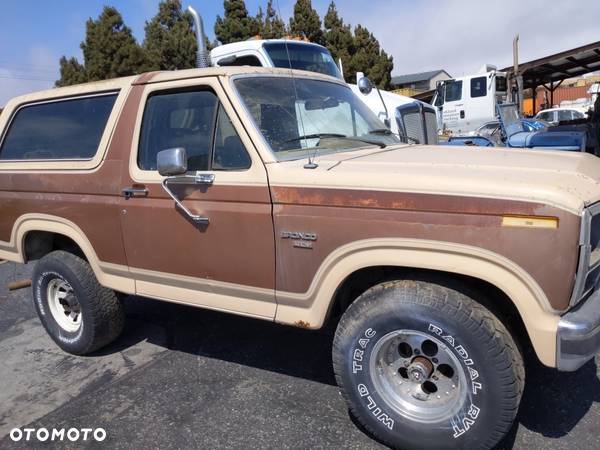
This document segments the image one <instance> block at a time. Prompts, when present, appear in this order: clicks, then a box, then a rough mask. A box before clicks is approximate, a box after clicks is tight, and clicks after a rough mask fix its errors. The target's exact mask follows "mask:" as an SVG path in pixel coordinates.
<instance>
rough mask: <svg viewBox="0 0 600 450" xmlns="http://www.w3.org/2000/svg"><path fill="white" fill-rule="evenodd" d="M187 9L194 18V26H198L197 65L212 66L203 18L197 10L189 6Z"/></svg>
mask: <svg viewBox="0 0 600 450" xmlns="http://www.w3.org/2000/svg"><path fill="white" fill-rule="evenodd" d="M187 10H188V11H189V13H190V14H191V15H192V17H193V18H194V27H195V28H196V40H197V41H198V52H197V53H196V67H198V68H199V69H203V68H206V67H210V66H211V65H212V64H211V61H210V52H209V51H208V50H207V49H206V36H205V35H204V24H203V23H202V18H201V17H200V16H199V15H198V13H197V12H196V10H195V9H194V8H192V7H191V6H188V8H187Z"/></svg>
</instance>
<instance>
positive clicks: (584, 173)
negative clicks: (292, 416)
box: [0, 67, 600, 439]
mask: <svg viewBox="0 0 600 450" xmlns="http://www.w3.org/2000/svg"><path fill="white" fill-rule="evenodd" d="M294 76H295V77H296V78H295V79H296V80H302V79H311V80H320V81H323V82H326V83H331V84H338V85H340V86H344V85H343V83H341V82H339V81H337V80H334V79H332V78H329V77H326V76H320V75H317V74H313V73H311V74H309V73H306V72H295V74H294ZM249 77H250V78H251V77H261V78H262V79H263V80H266V81H267V82H269V80H270V79H278V78H280V77H283V78H285V77H288V78H289V77H290V71H289V70H287V71H285V70H278V69H262V68H249V67H242V68H211V69H199V70H190V71H178V72H160V73H150V74H144V75H141V76H139V77H130V78H124V79H118V80H112V81H105V82H98V83H92V84H87V85H81V86H75V87H68V88H61V89H55V90H51V91H47V92H41V93H36V94H31V95H27V96H23V97H19V98H16V99H14V100H12V101H11V102H10V103H9V104H8V105H7V107H6V108H5V110H4V112H3V113H2V116H1V118H0V130H2V133H3V134H2V139H3V140H2V143H1V144H0V145H1V146H0V211H1V214H0V258H3V259H9V260H13V261H18V262H27V261H29V260H32V259H39V258H42V257H44V255H46V254H48V253H50V252H52V251H56V250H63V251H67V252H70V253H74V254H77V255H78V256H80V257H82V258H84V259H85V260H86V261H87V262H88V263H89V265H90V267H91V269H92V270H93V273H94V275H95V277H96V278H97V280H98V282H99V283H100V285H102V286H104V287H106V288H109V289H112V290H115V291H118V292H121V293H126V294H139V295H142V296H148V297H153V298H157V299H162V300H166V301H172V302H177V303H183V304H188V305H194V306H201V307H206V308H211V309H217V310H222V311H226V312H232V313H237V314H243V315H248V316H252V317H258V318H262V319H267V320H275V321H277V322H281V323H286V324H291V325H296V326H301V327H307V328H319V327H321V326H322V325H323V324H324V323H325V321H326V319H327V318H328V317H330V316H333V315H335V314H339V313H341V312H344V311H345V309H346V308H347V306H348V305H349V304H350V303H352V302H353V300H354V299H355V298H356V297H357V296H359V295H360V294H361V293H364V292H365V291H367V290H368V289H369V288H371V287H373V286H374V285H376V284H378V283H381V282H382V281H386V280H389V279H390V274H395V278H402V277H403V275H402V274H406V273H411V271H413V272H414V271H417V272H418V273H420V274H424V273H431V274H436V275H443V276H445V277H448V278H453V279H456V280H460V281H461V282H462V283H465V284H469V283H471V284H472V286H473V287H477V289H479V290H481V291H482V292H487V293H488V297H489V298H490V299H491V300H490V299H488V302H490V303H493V304H489V303H488V304H486V306H487V307H488V308H490V309H492V310H495V311H496V312H497V314H498V315H501V316H502V321H503V322H504V323H505V325H506V326H507V327H508V328H511V329H513V330H519V329H520V328H524V330H525V331H526V334H525V335H523V336H518V337H517V334H518V331H515V340H516V341H520V342H521V343H522V344H523V345H526V344H527V343H528V342H529V341H530V342H531V344H532V345H533V348H534V349H535V352H536V354H537V356H538V357H539V359H540V360H541V361H542V362H543V363H544V364H545V365H547V366H552V367H557V366H558V367H559V368H561V369H564V370H574V369H575V368H577V367H579V366H580V365H581V364H583V362H585V361H586V360H588V359H590V358H592V357H593V355H594V353H595V351H596V350H597V348H598V345H599V340H598V332H597V330H596V332H595V334H594V333H593V332H592V333H591V332H590V329H591V328H592V327H593V326H597V325H598V323H592V324H588V323H583V325H582V324H581V323H580V322H581V321H578V319H579V317H578V316H572V315H571V316H569V315H568V314H567V315H566V316H564V315H565V313H566V312H568V311H569V310H570V309H571V308H572V307H574V306H575V305H577V306H578V307H579V309H581V305H582V304H584V306H585V305H591V304H592V303H593V302H595V306H593V307H591V308H590V309H591V310H593V311H594V312H593V313H591V314H590V313H589V311H588V316H590V315H591V316H593V315H594V314H596V312H597V310H598V304H599V303H598V301H597V300H595V299H593V298H592V299H591V300H590V299H589V298H588V297H590V295H591V294H590V293H591V292H592V291H594V290H595V285H596V279H597V275H595V271H594V269H595V268H596V263H597V261H598V258H596V256H595V255H596V254H597V252H598V251H600V250H598V249H596V245H597V243H598V242H597V241H598V238H597V237H596V234H597V233H599V232H600V229H599V228H598V227H597V226H596V224H595V222H596V221H595V220H594V217H595V216H594V214H595V213H596V210H597V208H595V206H592V205H594V204H595V202H597V201H598V200H600V186H599V185H598V182H599V180H600V161H599V160H598V159H597V158H595V157H592V156H589V155H582V154H570V153H559V152H550V151H548V152H546V151H523V150H510V149H507V150H500V149H498V150H481V149H472V148H452V149H448V148H443V147H434V146H415V145H406V144H397V145H388V146H387V147H385V148H379V147H373V146H367V147H360V148H356V149H353V150H352V151H344V152H333V153H328V154H324V155H322V156H319V157H318V158H317V159H316V162H317V167H316V168H307V166H306V162H307V160H306V158H301V159H292V160H287V161H284V160H279V159H278V158H276V157H275V155H274V153H273V152H272V151H271V149H270V148H269V142H267V139H266V138H265V136H264V135H263V133H261V128H260V127H259V126H257V125H256V123H255V120H253V112H252V111H251V108H250V107H248V105H247V104H245V102H244V99H243V98H242V97H243V96H242V95H240V93H239V92H238V90H237V89H236V85H235V81H236V80H237V79H240V78H249ZM198 92H200V93H201V94H198ZM190 93H193V94H194V95H195V96H196V97H194V98H193V99H191V100H190V99H188V98H187V97H190V95H191V94H190ZM178 96H179V97H178ZM186 96H187V97H186ZM90 98H91V99H98V98H102V99H103V100H102V102H105V103H107V105H108V106H106V105H104V104H103V105H104V106H102V107H104V108H105V109H106V111H105V113H104V116H103V118H104V122H103V124H104V125H103V126H101V127H99V128H98V127H96V128H95V129H94V127H93V124H92V125H90V123H87V122H86V120H84V118H83V119H82V120H81V123H78V124H77V125H76V126H80V127H81V130H80V132H81V133H89V134H90V135H91V134H93V132H92V131H93V130H92V129H94V130H95V131H94V132H96V135H95V136H96V141H94V142H96V145H97V148H96V150H95V151H94V152H91V153H89V154H88V155H87V156H86V157H80V156H77V157H73V156H72V155H68V154H67V155H66V156H64V157H63V155H59V156H56V155H53V154H52V152H51V151H50V153H48V154H45V153H44V151H45V150H44V149H43V148H36V149H35V150H34V152H33V154H27V153H25V154H24V156H23V157H21V158H14V157H11V156H10V154H9V155H8V156H7V153H8V152H9V151H11V149H13V148H16V149H17V150H15V151H18V149H22V148H23V146H24V145H25V146H26V145H27V142H29V141H28V139H29V137H28V136H27V135H28V133H31V129H28V128H27V127H22V128H23V129H21V128H19V123H18V122H19V117H20V116H21V115H22V117H24V118H25V119H26V118H27V114H30V115H32V116H33V117H34V118H35V117H36V116H35V114H39V115H40V117H41V118H42V119H41V120H44V117H48V116H44V114H45V112H44V109H43V108H44V107H46V106H48V105H50V106H51V105H53V104H55V103H57V104H58V103H61V104H69V102H77V101H79V100H81V101H84V102H85V101H88V100H89V99H90ZM86 99H87V100H86ZM177 102H180V103H181V104H184V103H185V104H186V105H188V106H186V107H182V108H181V109H179V110H173V111H176V112H174V113H172V114H171V116H169V118H167V119H164V118H162V117H159V114H160V111H161V108H164V107H166V106H165V105H173V104H176V103H177ZM186 102H188V103H186ZM194 102H198V104H200V103H202V102H204V103H202V104H205V103H206V104H210V105H212V106H211V108H213V109H211V111H213V110H214V114H216V115H217V118H216V119H214V121H213V122H211V123H213V124H215V123H216V125H215V127H216V131H215V130H212V129H211V130H205V129H200V128H202V126H203V125H202V124H200V125H197V124H196V125H190V126H189V128H185V126H183V125H181V126H180V125H179V123H186V120H187V119H186V114H188V113H189V111H190V109H189V108H191V107H190V106H189V105H193V104H195V103H194ZM211 102H212V103H211ZM73 105H75V103H73ZM90 105H91V103H90ZM90 105H87V104H86V106H82V108H83V109H82V111H87V110H89V111H95V112H97V111H98V108H100V107H99V106H94V105H91V106H90ZM40 107H41V109H39V111H36V108H40ZM69 107H70V106H69ZM169 107H171V106H169ZM74 108H75V107H74ZM85 108H88V109H87V110H86V109H85ZM89 108H91V109H89ZM94 108H95V109H94ZM186 108H187V109H186ZM217 111H218V112H217ZM153 114H155V115H157V116H156V118H153V117H154V116H153ZM263 114H264V112H263ZM25 119H23V120H25ZM59 119H60V118H58V119H56V121H55V122H52V121H47V123H40V124H39V125H38V126H39V127H41V128H39V133H40V135H43V136H51V137H52V138H53V139H54V138H56V139H57V140H60V132H58V131H56V130H58V129H60V127H61V126H62V125H61V121H60V120H59ZM30 120H31V119H30ZM190 120H191V119H190ZM194 120H195V119H194ZM211 120H212V119H211ZM145 121H147V122H145ZM169 121H170V122H169ZM175 121H178V122H177V126H173V123H174V122H175ZM166 122H169V123H170V125H169V123H167V125H165V123H166ZM145 123H147V124H148V125H144V124H145ZM72 126H75V125H72ZM169 126H170V128H169ZM44 127H46V128H48V129H44ZM161 127H163V128H164V127H166V128H164V130H163V128H161ZM13 130H16V131H14V132H13ZM98 130H100V133H98V132H97V131H98ZM161 130H162V131H161ZM190 130H192V131H190ZM11 133H13V135H14V136H11ZM65 133H66V135H68V133H69V131H68V130H67V131H65ZM192 133H196V134H193V136H192V137H190V136H191V135H192ZM212 133H214V134H212ZM204 134H206V135H207V136H211V135H212V139H213V141H212V142H213V144H212V146H213V153H212V154H209V155H208V156H207V155H205V154H202V153H199V154H198V155H196V156H195V158H196V159H195V160H194V162H193V164H197V167H199V168H200V170H195V171H194V176H195V178H194V182H192V181H191V179H190V181H189V182H186V181H185V180H178V181H176V182H175V183H174V184H173V185H172V191H173V192H174V193H175V194H176V195H177V196H178V197H179V198H180V199H181V200H182V201H183V203H184V204H185V206H186V207H187V209H188V210H189V211H193V212H194V213H196V214H198V215H200V216H202V217H203V218H206V219H208V220H207V221H206V222H207V224H205V226H198V225H197V224H195V223H193V221H191V220H190V219H189V217H187V216H186V214H184V212H182V210H181V208H177V207H175V205H174V202H173V200H172V198H171V197H170V196H169V194H168V193H167V192H166V191H165V189H163V186H162V184H161V183H162V182H163V180H164V179H165V177H163V176H161V175H160V174H159V172H158V171H157V167H156V166H155V164H154V162H153V160H152V157H155V155H156V150H164V149H165V148H170V147H185V146H186V145H185V144H186V143H188V145H189V146H193V144H189V143H190V142H194V141H193V139H200V138H198V136H201V135H202V136H204ZM57 136H58V137H57ZM164 136H167V137H166V138H165V137H164ZM201 139H204V138H201ZM161 140H163V141H165V142H164V147H160V146H161V145H162V142H159V141H161ZM82 142H83V141H82ZM11 143H12V144H11ZM11 145H12V146H11ZM32 145H33V144H32ZM81 145H87V141H85V142H84V143H83V144H81ZM232 145H233V147H235V149H236V150H235V152H237V153H236V155H237V154H239V155H241V156H239V155H238V156H236V157H235V158H233V159H234V162H233V163H231V162H226V163H224V162H223V161H225V160H227V158H228V157H226V158H224V159H223V158H221V157H220V156H219V152H227V151H228V149H231V148H233V147H232ZM7 149H8V150H7ZM3 152H4V155H3ZM73 152H74V154H77V151H76V150H73ZM145 152H147V153H148V154H149V155H150V156H149V157H148V158H147V157H146V153H145ZM206 158H209V159H210V158H212V159H211V160H210V161H207V160H206ZM230 159H231V158H230ZM190 161H191V160H190ZM227 164H229V165H230V166H229V167H228V166H227ZM202 169H205V170H202ZM590 255H591V257H590ZM588 273H591V275H589V276H588ZM391 278H392V279H395V278H394V277H391ZM586 282H587V284H586ZM49 289H50V288H49ZM584 297H585V298H586V301H585V302H580V300H581V299H582V298H584ZM592 297H593V295H592ZM576 309H577V308H576ZM571 314H573V313H571ZM561 316H564V317H563V318H562V319H561ZM565 317H566V318H565ZM561 320H562V323H563V327H566V328H565V329H566V331H565V336H566V337H565V339H564V340H561V337H560V334H561V333H560V331H559V330H560V328H561V325H560V324H561ZM594 320H595V319H594ZM598 320H599V323H600V319H598ZM584 322H585V320H584ZM521 323H522V325H521ZM577 327H579V328H581V330H583V331H580V332H577V329H578V328H577ZM582 327H583V328H582ZM586 327H587V328H586ZM369 329H370V328H369ZM573 330H575V332H574V331H573ZM573 332H574V333H575V335H576V336H575V337H574V338H572V339H571V338H569V336H570V335H569V333H573ZM577 333H579V334H577ZM440 336H441V334H440ZM574 340H576V341H577V342H580V343H581V342H583V344H582V345H584V347H585V351H578V350H577V349H575V350H574V347H573V341H574ZM557 343H558V346H557ZM560 345H565V347H564V348H563V349H562V351H561V348H560ZM565 349H568V350H567V351H565ZM411 367H412V366H411ZM359 386H360V385H359ZM359 391H360V388H359ZM361 395H362V394H361ZM378 420H379V422H383V423H384V424H385V420H382V418H381V416H378ZM467 430H468V427H467ZM455 431H456V430H455ZM375 432H376V430H375ZM376 434H377V433H376ZM384 439H385V438H384Z"/></svg>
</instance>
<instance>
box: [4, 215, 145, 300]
mask: <svg viewBox="0 0 600 450" xmlns="http://www.w3.org/2000/svg"><path fill="white" fill-rule="evenodd" d="M31 233H51V234H53V235H57V236H64V237H65V238H66V239H68V240H69V241H71V242H72V243H74V244H75V245H76V246H77V248H78V249H79V250H80V251H81V255H79V256H84V257H85V259H86V260H87V262H88V263H89V264H90V266H91V268H92V270H93V271H94V275H95V276H96V278H97V279H98V281H99V282H100V284H102V285H103V286H105V287H108V288H110V289H115V290H117V291H119V292H124V293H131V294H133V293H134V292H135V283H134V281H133V280H131V279H129V278H127V277H123V276H120V275H118V274H116V273H110V272H111V267H112V265H111V264H109V263H103V262H101V261H100V259H99V258H98V255H97V254H96V251H95V250H94V247H93V246H92V244H91V242H90V240H89V239H88V237H87V236H86V235H85V233H84V232H83V230H82V229H81V228H80V227H79V226H78V225H77V224H75V223H74V222H72V221H70V220H67V219H64V218H62V217H58V216H52V215H48V214H25V215H23V216H21V217H19V219H18V220H17V221H16V222H15V224H14V226H13V229H12V233H11V240H10V243H9V245H8V246H3V247H1V248H0V250H2V251H0V256H1V255H2V254H4V255H5V256H6V257H7V259H10V260H13V261H16V262H20V263H26V262H28V249H27V248H26V243H27V239H28V236H29V237H30V236H31ZM73 253H75V254H77V253H76V252H73ZM38 256H39V255H38ZM115 272H117V271H115Z"/></svg>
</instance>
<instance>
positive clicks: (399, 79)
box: [392, 69, 450, 86]
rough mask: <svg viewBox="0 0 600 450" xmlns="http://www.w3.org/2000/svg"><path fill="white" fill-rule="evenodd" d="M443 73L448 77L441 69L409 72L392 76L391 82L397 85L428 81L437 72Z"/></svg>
mask: <svg viewBox="0 0 600 450" xmlns="http://www.w3.org/2000/svg"><path fill="white" fill-rule="evenodd" d="M442 72H443V73H445V74H446V75H447V76H448V78H450V75H449V74H448V72H446V71H445V70H443V69H438V70H430V71H428V72H418V73H409V74H407V75H397V76H395V77H392V84H393V85H395V86H397V85H400V84H409V83H418V82H419V81H429V80H431V79H432V78H433V77H435V76H436V75H438V74H439V73H442Z"/></svg>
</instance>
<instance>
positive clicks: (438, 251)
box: [276, 239, 559, 367]
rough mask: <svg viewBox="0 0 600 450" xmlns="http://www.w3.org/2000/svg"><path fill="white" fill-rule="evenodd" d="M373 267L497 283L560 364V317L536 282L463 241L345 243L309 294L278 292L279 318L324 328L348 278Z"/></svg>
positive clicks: (549, 357)
mask: <svg viewBox="0 0 600 450" xmlns="http://www.w3.org/2000/svg"><path fill="white" fill-rule="evenodd" d="M374 267H388V268H401V269H403V270H407V269H410V270H426V271H432V272H437V273H445V274H455V275H457V276H461V277H467V279H473V280H480V282H483V283H487V284H489V285H491V286H494V287H495V288H496V289H497V290H498V291H500V292H502V293H503V294H504V295H505V296H506V298H507V299H509V300H510V301H511V302H512V304H513V305H514V307H515V308H516V310H517V312H518V314H519V317H520V319H521V320H522V321H523V324H524V326H525V329H526V331H527V334H528V336H529V339H530V341H531V343H532V345H533V348H534V350H535V352H536V354H537V356H538V358H539V359H540V361H541V362H542V363H543V364H545V365H547V366H550V367H554V366H555V364H556V329H557V324H558V320H559V315H558V312H557V311H555V310H553V309H552V307H551V305H550V303H549V301H548V299H547V297H546V295H545V294H544V292H543V291H542V289H541V288H540V286H539V285H538V284H537V282H536V281H535V280H534V279H533V278H532V277H531V275H529V274H528V273H527V272H526V271H525V270H524V269H523V268H521V267H520V266H518V265H517V264H515V263H514V262H513V261H511V260H509V259H507V258H505V257H504V256H501V255H498V254H496V253H493V252H490V251H488V250H484V249H481V248H478V247H472V246H468V245H463V244H456V243H449V242H440V241H428V240H415V239H368V240H363V241H357V242H353V243H351V244H348V245H345V246H343V247H340V248H338V249H337V250H335V251H334V252H332V254H331V255H329V256H328V257H327V258H326V260H325V261H324V262H323V263H322V265H321V267H320V268H319V270H318V271H317V274H316V275H315V277H314V279H313V282H312V284H311V287H310V289H309V290H308V292H306V293H304V294H290V293H281V292H278V293H277V298H278V308H277V316H276V320H277V321H280V322H285V323H291V324H296V325H298V324H302V325H303V326H309V327H310V328H319V327H321V326H322V325H323V323H324V322H325V320H326V318H327V317H328V315H329V314H330V311H331V309H332V307H333V306H334V304H335V303H334V302H335V300H336V295H337V294H338V292H339V290H340V288H341V287H343V286H344V281H345V280H347V279H348V277H351V276H352V275H353V274H356V273H359V272H360V271H361V270H366V269H369V268H374ZM374 284H377V283H374Z"/></svg>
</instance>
